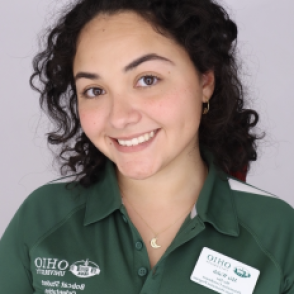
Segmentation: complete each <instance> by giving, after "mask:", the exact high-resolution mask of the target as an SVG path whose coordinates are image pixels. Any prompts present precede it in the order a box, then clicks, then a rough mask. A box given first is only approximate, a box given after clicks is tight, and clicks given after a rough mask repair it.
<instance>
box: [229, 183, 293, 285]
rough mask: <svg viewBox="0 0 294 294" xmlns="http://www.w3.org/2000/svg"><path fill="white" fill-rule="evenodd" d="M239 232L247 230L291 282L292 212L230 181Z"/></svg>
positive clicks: (255, 190) (251, 188)
mask: <svg viewBox="0 0 294 294" xmlns="http://www.w3.org/2000/svg"><path fill="white" fill-rule="evenodd" d="M229 184H230V187H231V190H232V192H233V198H234V202H235V205H236V211H237V217H238V222H239V225H240V227H241V231H242V229H243V230H246V231H247V232H248V233H249V234H250V235H251V236H252V238H253V239H254V240H255V242H256V243H257V244H258V246H259V248H260V250H261V251H263V252H264V253H265V254H266V255H267V256H268V257H269V258H270V259H271V260H272V261H273V262H274V263H275V264H276V265H278V267H279V268H280V271H281V273H282V274H283V275H284V276H285V277H286V276H288V277H289V278H290V279H291V281H292V280H293V279H294V268H293V260H294V250H293V248H294V234H293V232H294V209H293V208H292V207H291V206H290V205H289V204H288V203H286V202H285V201H283V200H281V199H279V198H278V197H276V196H275V195H273V194H271V193H268V192H265V191H263V190H261V189H258V188H256V187H254V186H251V185H248V184H246V183H244V182H240V181H238V180H235V179H232V178H229Z"/></svg>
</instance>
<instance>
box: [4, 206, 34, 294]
mask: <svg viewBox="0 0 294 294" xmlns="http://www.w3.org/2000/svg"><path fill="white" fill-rule="evenodd" d="M20 224H21V221H20V218H19V211H18V212H17V213H16V214H15V216H14V217H13V219H12V220H11V222H10V224H9V226H8V227H7V229H6V231H5V233H4V235H3V236H2V238H1V240H0V289H1V294H14V293H15V294H16V293H19V294H33V293H34V290H33V286H32V278H31V273H30V270H29V268H30V267H29V263H30V262H29V253H28V249H27V248H26V246H25V244H24V243H23V241H22V234H23V230H22V228H21V226H20Z"/></svg>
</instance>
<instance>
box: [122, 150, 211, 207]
mask: <svg viewBox="0 0 294 294" xmlns="http://www.w3.org/2000/svg"><path fill="white" fill-rule="evenodd" d="M206 176H207V167H206V165H205V163H204V162H203V160H202V158H201V156H200V152H199V149H197V150H196V149H195V150H194V152H193V154H192V153H190V154H189V155H186V158H185V160H183V159H182V160H181V161H179V162H174V163H173V164H170V165H169V166H166V167H164V168H163V169H162V170H160V171H159V172H158V173H156V174H155V175H153V176H151V177H149V178H147V179H144V180H134V179H130V178H127V177H125V176H124V175H122V174H121V173H120V172H119V171H117V177H118V183H119V186H120V189H121V192H122V194H123V195H124V197H125V198H127V199H128V201H130V202H131V203H133V204H135V205H137V206H141V207H142V206H144V207H156V208H158V209H159V208H160V207H165V208H167V207H170V206H173V205H180V206H183V205H185V206H186V205H189V204H191V203H195V202H196V201H197V199H198V195H199V193H200V190H201V188H202V186H203V184H204V181H205V179H206Z"/></svg>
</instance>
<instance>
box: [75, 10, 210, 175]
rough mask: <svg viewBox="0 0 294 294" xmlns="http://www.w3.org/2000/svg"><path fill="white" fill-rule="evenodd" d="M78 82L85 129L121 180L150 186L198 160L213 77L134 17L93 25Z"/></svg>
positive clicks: (85, 33)
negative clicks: (152, 179)
mask: <svg viewBox="0 0 294 294" xmlns="http://www.w3.org/2000/svg"><path fill="white" fill-rule="evenodd" d="M144 56H146V57H144ZM74 76H75V79H76V89H77V93H78V111H79V116H80V121H81V126H82V129H83V131H84V132H85V134H86V135H87V136H88V138H89V139H90V140H91V142H92V143H93V144H94V145H95V146H96V147H97V148H98V149H99V150H100V151H101V152H102V153H104V154H105V155H106V156H107V157H108V158H109V159H110V160H112V161H113V162H114V163H115V164H116V165H117V167H118V169H119V171H120V172H121V173H122V174H123V175H124V176H126V177H129V178H132V179H146V178H148V177H151V176H153V175H155V174H157V173H160V172H161V171H163V170H164V169H166V168H172V167H173V166H174V165H175V164H179V163H184V162H186V161H189V160H191V156H193V154H196V155H197V154H199V149H198V128H199V124H200V119H201V116H202V103H203V102H205V101H207V100H209V98H210V96H211V95H212V92H213V84H214V79H213V74H212V73H211V72H210V73H207V74H205V75H200V74H199V73H198V72H197V71H196V70H195V68H194V65H193V63H192V62H191V60H190V58H189V56H188V54H187V53H186V51H185V50H184V49H183V48H182V47H181V46H179V45H177V44H176V43H175V42H174V41H173V40H171V39H169V38H166V37H164V36H162V35H160V34H158V33H156V32H155V31H154V30H153V28H152V27H151V25H150V24H148V23H147V22H146V21H145V20H144V19H142V18H141V17H140V16H138V15H137V14H135V13H133V12H124V13H120V14H116V15H114V16H106V15H99V16H97V17H96V18H95V19H94V20H92V21H91V22H89V23H88V24H87V25H86V26H85V27H84V28H83V30H82V32H81V34H80V36H79V39H78V43H77V53H76V56H75V59H74ZM195 147H196V148H195Z"/></svg>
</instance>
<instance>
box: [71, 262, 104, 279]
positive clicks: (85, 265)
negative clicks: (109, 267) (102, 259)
mask: <svg viewBox="0 0 294 294" xmlns="http://www.w3.org/2000/svg"><path fill="white" fill-rule="evenodd" d="M70 271H71V272H72V274H74V275H75V276H77V277H79V278H90V277H93V276H96V275H99V274H100V268H99V266H98V265H97V264H96V263H94V262H93V261H89V260H88V259H87V260H81V261H77V262H75V263H74V264H72V265H71V267H70Z"/></svg>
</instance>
